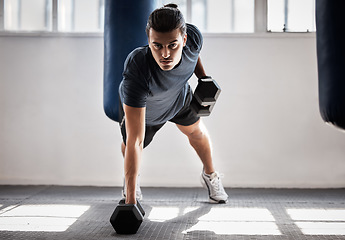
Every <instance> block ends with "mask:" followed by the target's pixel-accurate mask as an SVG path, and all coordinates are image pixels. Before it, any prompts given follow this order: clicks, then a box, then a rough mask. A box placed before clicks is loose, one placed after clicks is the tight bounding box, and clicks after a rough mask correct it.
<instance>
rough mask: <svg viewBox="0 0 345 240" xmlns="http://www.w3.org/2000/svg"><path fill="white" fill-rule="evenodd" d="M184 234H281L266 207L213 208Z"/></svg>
mask: <svg viewBox="0 0 345 240" xmlns="http://www.w3.org/2000/svg"><path fill="white" fill-rule="evenodd" d="M198 220H199V222H198V223H197V224H195V225H194V226H192V227H191V228H190V229H187V230H185V231H183V233H184V234H186V233H189V232H193V231H210V232H214V233H215V234H222V235H235V234H238V235H281V232H280V231H279V229H278V226H277V225H276V224H275V222H274V221H275V219H274V217H273V216H272V214H271V213H270V211H268V210H267V209H264V208H212V209H211V210H210V212H208V213H207V214H205V215H203V216H201V217H200V218H199V219H198Z"/></svg>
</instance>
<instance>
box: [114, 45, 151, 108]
mask: <svg viewBox="0 0 345 240" xmlns="http://www.w3.org/2000/svg"><path fill="white" fill-rule="evenodd" d="M140 55H142V54H141V53H140V52H135V51H134V52H132V53H130V54H129V55H128V57H127V59H126V61H125V64H124V71H123V79H122V84H121V88H122V93H123V103H125V104H126V105H128V106H131V107H145V106H146V99H147V96H148V93H149V89H148V84H147V79H146V78H145V74H144V73H143V71H142V70H141V68H140V66H142V65H144V62H142V61H144V59H143V58H142V57H143V56H140Z"/></svg>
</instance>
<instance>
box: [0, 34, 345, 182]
mask: <svg viewBox="0 0 345 240" xmlns="http://www.w3.org/2000/svg"><path fill="white" fill-rule="evenodd" d="M315 48H316V46H315V35H313V34H292V35H282V34H263V35H232V36H226V35H205V39H204V49H203V51H202V59H203V62H204V65H205V67H206V70H207V73H208V74H209V75H212V76H213V77H214V78H215V79H217V81H218V82H219V84H220V85H221V86H222V90H223V92H222V93H221V95H220V98H219V101H218V103H217V105H216V106H215V108H214V111H213V113H212V115H211V116H210V117H208V118H205V119H204V122H205V124H206V126H207V127H208V130H209V134H210V136H211V138H212V140H213V150H214V157H215V164H216V167H217V169H218V170H219V171H220V172H222V173H224V175H225V177H224V179H223V183H224V185H225V186H227V187H311V188H314V187H345V170H344V169H345V133H344V132H341V131H339V130H337V129H335V128H333V127H330V126H327V125H326V124H324V123H323V122H322V120H321V118H320V116H319V112H318V92H317V91H318V90H317V69H316V53H315ZM102 77H103V38H102V37H63V36H60V37H59V36H58V37H57V36H50V37H34V36H32V37H16V36H1V37H0V84H1V85H0V111H1V112H0V116H1V117H0V128H1V135H0V184H57V185H98V186H120V185H121V184H122V174H123V170H122V168H123V160H122V156H121V154H120V142H121V138H120V132H119V129H118V125H117V123H115V122H112V121H111V120H109V119H108V118H107V117H106V116H105V114H104V113H103V107H102V98H103V96H102V94H103V90H102V87H103V85H102ZM195 82H196V80H195V79H194V78H193V79H192V85H194V86H195ZM201 168H202V166H201V164H200V161H199V160H198V158H197V156H196V154H195V153H194V152H193V150H192V149H191V147H189V146H188V141H187V139H186V138H185V137H184V136H183V135H182V134H181V133H180V132H178V130H177V128H176V127H175V126H174V125H173V124H167V125H166V126H165V127H164V128H163V129H162V130H161V131H160V132H159V133H158V134H157V136H156V138H155V141H154V142H153V143H152V145H150V146H149V147H148V148H147V149H146V150H145V151H144V156H143V162H142V166H141V182H142V185H143V186H188V187H190V186H199V180H198V177H199V173H200V172H201Z"/></svg>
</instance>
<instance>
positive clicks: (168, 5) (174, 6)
mask: <svg viewBox="0 0 345 240" xmlns="http://www.w3.org/2000/svg"><path fill="white" fill-rule="evenodd" d="M164 7H170V8H178V6H177V4H175V3H168V4H165V5H164Z"/></svg>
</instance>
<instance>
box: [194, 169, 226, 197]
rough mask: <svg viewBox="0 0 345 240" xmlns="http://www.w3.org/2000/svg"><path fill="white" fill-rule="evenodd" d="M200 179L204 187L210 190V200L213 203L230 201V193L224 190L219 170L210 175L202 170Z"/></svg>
mask: <svg viewBox="0 0 345 240" xmlns="http://www.w3.org/2000/svg"><path fill="white" fill-rule="evenodd" d="M200 180H201V184H202V185H203V187H204V188H206V189H207V190H208V195H209V201H210V202H211V203H226V202H227V201H228V194H226V192H225V190H224V187H223V184H222V181H221V180H220V174H219V173H218V172H214V173H212V174H211V175H208V174H206V173H205V172H204V171H202V173H201V177H200Z"/></svg>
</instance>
